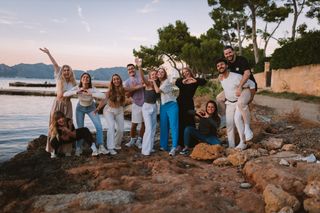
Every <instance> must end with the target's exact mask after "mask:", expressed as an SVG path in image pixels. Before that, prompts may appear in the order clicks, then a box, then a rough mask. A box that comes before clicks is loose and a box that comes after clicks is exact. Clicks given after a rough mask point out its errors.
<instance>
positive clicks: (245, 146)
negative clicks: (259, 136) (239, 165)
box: [236, 142, 247, 150]
mask: <svg viewBox="0 0 320 213" xmlns="http://www.w3.org/2000/svg"><path fill="white" fill-rule="evenodd" d="M246 148H247V144H245V143H243V142H240V143H239V144H238V146H236V149H240V150H244V149H246Z"/></svg>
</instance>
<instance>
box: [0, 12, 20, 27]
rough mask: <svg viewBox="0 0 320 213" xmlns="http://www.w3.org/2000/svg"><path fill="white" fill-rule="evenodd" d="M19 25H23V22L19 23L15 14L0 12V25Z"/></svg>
mask: <svg viewBox="0 0 320 213" xmlns="http://www.w3.org/2000/svg"><path fill="white" fill-rule="evenodd" d="M21 23H23V21H20V20H19V19H18V17H17V16H16V14H14V13H12V12H9V11H4V10H0V24H5V25H15V24H21Z"/></svg>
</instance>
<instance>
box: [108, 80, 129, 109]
mask: <svg viewBox="0 0 320 213" xmlns="http://www.w3.org/2000/svg"><path fill="white" fill-rule="evenodd" d="M115 76H117V77H119V78H120V86H119V88H117V87H116V86H115V85H114V83H113V77H115ZM118 97H120V99H118ZM109 99H110V101H112V102H113V103H119V104H120V105H121V106H122V105H124V102H125V91H124V88H123V85H122V79H121V77H120V75H118V74H113V75H112V77H111V82H110V89H109Z"/></svg>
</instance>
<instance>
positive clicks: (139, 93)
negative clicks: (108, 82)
mask: <svg viewBox="0 0 320 213" xmlns="http://www.w3.org/2000/svg"><path fill="white" fill-rule="evenodd" d="M127 69H128V74H129V78H128V79H127V80H126V81H125V82H124V83H123V84H124V88H125V89H126V91H127V94H128V96H129V97H131V98H132V111H131V130H130V137H131V139H130V141H129V142H128V143H126V146H128V147H131V146H132V145H134V144H135V145H136V146H137V147H138V148H139V149H141V147H142V137H143V134H144V129H145V126H144V122H143V118H142V105H143V102H144V92H143V85H142V79H141V77H140V76H138V75H136V70H135V66H134V65H133V64H128V65H127ZM139 123H140V124H141V127H140V132H139V136H138V138H137V137H136V136H137V126H138V124H139Z"/></svg>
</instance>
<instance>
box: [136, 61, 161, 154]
mask: <svg viewBox="0 0 320 213" xmlns="http://www.w3.org/2000/svg"><path fill="white" fill-rule="evenodd" d="M136 64H137V65H138V68H139V72H140V76H141V78H142V82H143V83H144V84H145V88H144V103H143V105H142V115H143V120H144V123H145V132H144V135H143V139H142V149H141V153H142V154H143V155H146V156H148V155H150V153H151V152H152V151H153V145H154V139H155V135H156V127H157V112H158V109H157V103H156V101H157V98H158V94H157V93H156V91H155V88H154V85H153V82H155V81H157V79H158V78H157V70H151V71H149V77H148V79H146V78H145V77H144V73H143V70H142V67H141V65H142V60H141V59H138V60H136Z"/></svg>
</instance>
